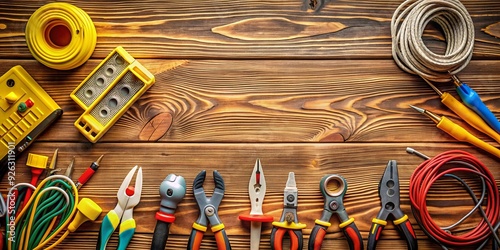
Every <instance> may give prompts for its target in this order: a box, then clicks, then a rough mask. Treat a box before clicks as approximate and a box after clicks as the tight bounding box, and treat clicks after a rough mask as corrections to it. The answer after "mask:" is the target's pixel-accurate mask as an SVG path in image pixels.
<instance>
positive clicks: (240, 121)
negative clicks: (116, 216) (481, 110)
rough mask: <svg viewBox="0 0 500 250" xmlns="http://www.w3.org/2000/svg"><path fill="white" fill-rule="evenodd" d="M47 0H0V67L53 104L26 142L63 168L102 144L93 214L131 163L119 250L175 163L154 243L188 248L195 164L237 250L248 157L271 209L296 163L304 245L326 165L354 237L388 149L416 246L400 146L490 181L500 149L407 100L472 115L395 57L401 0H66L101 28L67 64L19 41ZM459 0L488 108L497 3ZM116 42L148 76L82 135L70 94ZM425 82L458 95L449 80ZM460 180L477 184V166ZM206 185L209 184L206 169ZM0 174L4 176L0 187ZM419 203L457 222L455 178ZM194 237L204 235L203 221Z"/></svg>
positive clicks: (388, 232)
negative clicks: (104, 121) (466, 160)
mask: <svg viewBox="0 0 500 250" xmlns="http://www.w3.org/2000/svg"><path fill="white" fill-rule="evenodd" d="M49 2H52V1H48V0H9V1H1V2H0V72H6V71H7V70H8V69H10V68H11V67H13V66H15V65H18V64H19V65H22V66H23V67H25V68H26V69H27V70H28V72H29V73H30V74H31V75H32V76H33V77H34V79H35V80H37V81H38V83H39V84H40V85H41V86H42V87H43V88H44V89H45V90H46V91H47V92H48V93H49V95H51V96H52V97H53V98H54V100H55V101H56V102H57V103H58V104H59V105H60V106H61V107H62V108H63V110H64V114H63V116H62V117H61V119H59V120H58V121H57V122H56V123H55V124H54V125H52V126H51V128H50V129H49V130H47V131H46V132H45V133H44V134H43V135H42V136H41V137H40V138H39V140H37V141H36V142H35V143H34V144H33V145H32V146H31V147H30V148H28V152H31V153H38V154H44V155H47V156H51V155H52V153H53V151H54V150H55V149H56V148H59V153H60V155H59V160H58V167H60V168H65V167H66V166H67V165H68V164H69V162H70V160H71V158H72V157H73V156H75V157H76V165H75V174H74V177H75V178H76V177H77V176H79V175H80V174H81V173H82V172H83V171H84V170H85V169H86V168H87V167H88V166H89V164H90V163H91V162H92V161H95V160H96V159H97V158H98V157H99V156H100V155H101V154H105V157H104V159H103V161H102V164H101V167H100V169H99V170H98V172H97V174H96V175H95V176H94V177H93V178H92V179H91V180H90V181H89V182H88V183H87V184H86V185H85V186H84V187H83V188H82V189H81V190H80V191H81V192H80V195H81V197H88V198H92V199H93V200H94V201H96V202H97V203H98V204H99V205H100V206H101V207H102V208H103V210H104V212H105V213H106V212H108V211H109V210H111V209H113V208H114V206H115V204H116V202H117V200H116V192H117V190H118V188H119V185H120V183H121V181H122V180H123V178H124V177H125V175H126V173H127V172H128V170H129V169H130V168H132V167H133V166H134V165H136V164H138V165H141V166H142V167H143V173H144V184H143V192H142V198H141V202H140V204H139V205H138V206H137V207H136V209H135V210H134V218H135V219H136V220H137V225H138V226H137V232H136V234H135V235H134V238H133V240H132V242H131V244H130V246H129V248H128V249H149V246H150V242H151V238H152V233H153V230H154V225H155V218H154V214H155V213H156V211H158V208H159V203H160V196H159V194H158V191H159V190H158V188H159V185H160V183H161V181H162V180H163V179H164V178H165V177H166V176H167V175H168V174H169V173H175V174H180V175H183V176H184V177H185V178H186V181H187V184H188V188H187V189H188V190H187V195H186V197H185V199H184V200H183V201H182V202H181V203H180V204H179V207H178V210H177V212H176V217H177V220H176V221H175V223H174V224H173V225H172V227H171V230H170V233H171V234H170V237H169V240H168V244H167V249H186V244H187V240H188V236H189V233H190V230H191V226H192V223H193V222H194V221H195V219H196V218H197V216H198V209H197V206H196V202H195V200H194V197H193V194H192V186H191V185H192V181H193V178H194V177H195V175H196V174H197V173H198V172H199V171H201V170H203V169H206V170H207V171H208V172H211V171H213V170H215V169H217V170H219V171H220V172H221V174H222V176H223V178H224V180H225V183H226V192H225V198H224V200H223V201H222V204H221V207H220V211H219V214H220V216H221V219H222V221H223V222H224V224H225V225H226V230H227V233H228V235H229V239H230V241H231V244H232V246H233V249H238V250H239V249H249V241H250V239H249V225H248V224H246V223H243V222H241V221H239V220H238V219H237V216H238V215H239V214H242V213H248V212H249V211H250V201H249V198H248V190H247V187H248V185H247V184H248V180H249V177H250V174H251V169H252V167H253V165H254V163H255V160H256V159H257V158H260V159H261V161H262V164H263V171H264V173H265V176H266V180H267V185H268V186H267V194H266V198H265V200H264V208H263V210H264V212H265V213H268V214H269V215H272V216H273V217H274V218H275V219H278V218H279V216H280V215H281V211H282V206H283V204H282V203H283V189H284V187H285V183H286V179H287V175H288V172H290V171H294V172H295V174H296V179H297V185H298V189H299V201H298V202H299V208H298V212H299V218H300V221H301V222H302V223H305V224H306V225H307V228H306V229H305V230H304V240H305V246H304V249H305V248H306V247H307V240H308V238H309V234H310V232H311V229H312V227H313V225H314V220H315V219H317V218H319V216H320V215H321V211H322V207H323V197H322V196H321V193H320V191H319V187H318V185H319V181H320V179H321V177H322V176H323V175H325V174H332V173H335V174H341V175H343V176H344V177H345V178H346V179H347V182H348V185H349V190H348V192H347V194H346V196H345V199H344V203H345V205H346V208H347V212H348V213H349V215H350V216H351V217H354V218H355V222H356V225H357V226H358V228H359V229H360V230H361V235H362V237H363V238H364V242H365V245H366V240H367V237H368V231H369V228H370V224H371V220H372V218H373V217H374V216H375V215H376V214H377V212H378V211H379V209H380V200H379V197H378V192H377V186H378V184H379V180H380V178H381V175H382V172H383V170H384V169H385V166H386V164H387V161H388V160H391V159H395V160H397V161H398V163H399V172H400V178H401V204H402V209H403V210H404V211H405V212H406V213H408V214H409V216H410V220H411V221H412V222H413V224H414V228H415V230H416V234H417V237H418V239H419V240H418V241H419V242H418V244H419V246H420V249H436V248H437V245H436V244H434V243H433V242H432V241H431V240H430V239H429V238H427V236H425V235H424V233H423V231H422V230H421V229H420V227H419V226H418V225H416V223H415V219H414V217H413V216H412V215H411V212H410V201H409V196H408V187H409V178H410V176H411V174H412V172H413V170H414V169H415V168H416V166H417V165H418V164H419V163H421V161H422V160H421V159H419V158H418V157H416V156H413V155H409V154H407V153H406V152H405V148H406V147H407V146H411V147H413V148H415V149H417V150H420V151H422V152H423V153H426V154H428V155H431V156H432V155H436V154H438V153H440V152H443V151H446V150H450V149H462V150H465V151H467V152H471V153H473V154H474V155H476V156H477V157H478V158H479V159H480V160H481V161H483V162H484V163H485V164H486V165H487V166H488V167H489V168H490V170H491V171H492V173H493V175H494V176H495V177H496V178H497V180H498V178H499V176H500V168H499V166H500V165H499V163H500V160H498V159H494V158H492V157H491V156H490V155H488V154H487V153H485V152H483V151H481V150H478V149H476V148H474V147H472V146H469V145H467V144H463V143H458V142H456V141H455V140H454V139H452V138H451V137H449V136H448V135H446V134H444V133H443V132H441V131H439V130H438V129H437V128H436V127H435V125H434V124H433V123H432V122H431V121H430V120H429V119H428V118H426V117H424V116H422V115H420V114H418V113H416V112H415V111H413V110H412V109H410V108H409V107H408V105H409V104H413V105H418V106H420V107H423V108H428V109H429V110H432V111H435V112H436V113H440V114H444V115H446V116H448V117H450V118H451V119H452V120H453V121H455V122H457V123H459V124H460V125H462V126H464V127H467V128H469V129H471V128H470V127H469V126H468V125H466V124H464V123H463V122H462V121H461V120H460V119H458V118H457V116H456V115H455V114H453V113H452V112H451V111H450V110H449V109H447V108H446V107H445V106H444V105H442V104H441V103H440V100H439V98H438V97H437V95H436V94H435V93H434V92H433V91H432V90H431V89H430V88H429V87H428V86H426V84H425V83H424V82H423V81H422V80H421V79H419V78H418V77H416V76H412V75H409V74H407V73H405V72H403V71H402V70H400V69H399V68H398V67H397V66H396V65H395V64H394V62H393V60H392V57H391V51H390V50H391V38H390V28H389V24H390V20H391V17H392V14H393V12H394V10H395V9H396V8H397V6H398V5H399V4H400V3H401V2H402V0H380V1H373V0H356V1H354V0H325V1H318V2H324V3H325V5H324V6H320V7H321V10H319V11H316V12H315V11H313V10H310V9H307V8H304V7H307V3H308V0H292V1H283V0H269V1H258V0H241V1H227V0H213V1H171V0H168V1H162V0H142V1H131V0H120V1H118V0H109V1H108V0H106V1H102V0H88V1H76V0H69V1H67V2H69V3H73V4H75V5H77V6H78V7H81V8H82V9H83V10H85V11H86V12H87V13H88V14H89V15H90V16H91V18H92V19H93V21H94V23H95V26H96V28H97V34H98V40H97V47H96V50H95V51H94V54H93V55H92V57H91V60H89V61H88V62H86V63H85V64H84V65H83V66H81V67H78V68H76V69H73V70H69V71H57V70H53V69H49V68H47V67H45V66H43V65H41V64H40V63H38V62H36V61H35V60H34V59H33V57H32V56H31V54H30V53H29V51H28V48H27V46H26V42H25V38H24V29H25V25H26V22H27V20H28V18H29V17H30V15H31V14H32V13H33V12H34V11H35V10H36V9H37V8H39V7H40V6H42V5H44V4H46V3H49ZM462 2H463V3H464V5H465V6H466V8H467V9H468V11H469V13H470V14H471V16H472V18H473V22H474V27H475V35H476V36H475V39H476V40H475V48H474V54H473V58H472V61H471V63H470V64H469V65H468V66H467V68H466V69H465V70H464V71H463V72H461V73H460V75H459V76H460V78H461V79H462V80H464V81H466V82H467V83H468V84H469V85H470V86H472V87H473V88H474V89H475V90H476V91H477V92H478V93H479V94H480V95H481V97H482V99H483V101H484V102H485V103H486V105H487V106H488V107H489V108H490V109H491V110H492V111H493V112H494V113H495V115H497V117H500V91H499V89H500V80H499V79H500V73H499V71H498V69H499V68H500V60H498V59H500V49H499V46H500V41H499V40H498V37H499V32H498V30H499V23H500V15H499V14H498V13H500V4H499V3H498V1H496V0H463V1H462ZM424 40H425V42H426V44H427V45H428V46H429V47H430V48H431V49H433V50H434V49H440V48H442V47H443V46H444V44H445V42H444V40H445V39H444V37H443V35H442V34H441V33H440V32H439V31H438V29H436V28H435V27H434V26H433V25H432V24H431V25H430V26H429V29H428V30H427V31H426V32H425V34H424ZM119 45H121V46H123V47H124V48H125V49H126V50H127V51H128V52H130V54H131V55H132V56H134V57H135V58H137V59H139V60H140V62H141V64H143V65H144V66H145V67H146V68H147V69H148V70H150V71H151V72H152V73H153V74H154V75H155V77H156V83H155V85H153V86H152V87H151V88H150V89H149V90H148V91H147V92H146V93H145V94H144V95H143V96H142V97H141V98H140V99H139V100H138V101H137V102H136V103H135V104H134V105H133V106H132V107H131V108H130V109H129V110H128V111H127V112H126V113H125V115H124V116H123V117H122V118H120V119H119V120H118V122H117V123H116V124H115V125H114V126H113V127H112V128H111V129H110V130H109V132H108V133H106V134H105V135H104V137H103V138H102V139H101V140H100V141H99V142H98V143H96V144H92V143H90V142H88V141H87V140H86V139H85V138H84V137H83V136H82V135H81V134H80V133H79V132H78V131H77V130H76V129H75V128H74V126H73V123H74V121H75V120H76V119H77V118H78V117H79V116H80V115H81V114H82V112H83V111H82V110H81V108H80V107H78V105H77V104H75V103H74V102H73V101H72V100H71V99H70V97H69V95H70V93H71V92H72V91H73V90H74V89H75V88H76V87H77V86H78V84H79V83H80V82H81V81H82V80H83V79H84V78H85V77H86V76H87V75H88V74H89V73H90V72H91V71H92V70H93V69H94V67H95V66H97V65H98V64H99V63H100V61H101V60H102V59H103V58H104V57H106V56H107V55H108V53H110V52H111V51H112V49H114V48H115V47H117V46H119ZM438 87H439V88H440V89H441V90H443V91H448V92H450V93H452V95H454V96H457V95H456V93H455V91H454V90H453V86H452V85H451V84H439V85H438ZM475 134H476V135H478V136H479V137H480V138H481V139H484V140H486V141H488V142H489V143H491V144H492V145H495V146H496V147H498V144H496V143H494V142H493V141H492V140H490V139H488V138H486V137H485V136H484V135H481V134H478V133H475ZM26 156H27V154H23V155H20V156H18V160H17V167H16V182H23V181H28V180H29V179H30V174H29V170H28V169H27V168H26V167H25V162H26ZM471 183H472V184H471V185H472V187H473V189H474V190H475V191H478V190H479V188H480V187H479V184H478V183H476V180H471ZM204 187H205V189H206V190H207V193H208V194H210V193H211V190H212V189H213V187H214V183H213V181H212V178H211V175H210V174H209V175H208V177H207V180H206V182H205V185H204ZM7 188H8V183H7V182H6V181H5V178H4V181H2V182H0V190H6V189H7ZM2 192H3V191H2ZM427 201H428V206H429V211H430V213H431V214H432V215H433V218H434V219H435V220H436V221H437V222H438V223H439V224H440V225H447V224H450V223H452V222H454V221H456V220H457V219H458V218H460V217H461V216H462V215H464V214H465V213H467V211H468V210H469V209H470V208H471V207H472V204H473V202H472V201H471V198H470V197H469V196H468V195H467V194H466V192H465V191H464V190H463V187H461V186H460V185H458V184H457V183H456V182H453V181H449V180H442V181H439V182H438V183H436V184H435V185H434V186H433V188H432V189H431V191H430V192H429V194H428V197H427ZM103 216H104V213H103V214H102V215H101V216H100V217H99V218H98V220H97V221H96V222H94V223H86V224H84V225H83V226H82V227H81V228H80V229H79V230H78V231H77V232H75V233H73V234H71V235H70V236H69V237H68V238H67V239H66V240H65V241H63V242H62V244H61V245H60V246H59V247H58V248H57V249H75V250H83V249H95V244H96V240H97V235H98V230H99V227H100V224H101V222H102V219H103ZM479 220H480V218H479V215H477V214H475V215H473V216H472V218H470V219H468V220H466V221H465V223H463V224H462V225H461V226H460V227H459V229H458V230H460V231H461V232H464V231H467V230H470V229H472V228H474V227H475V226H476V224H477V223H478V221H479ZM331 222H332V224H333V225H332V226H331V227H330V228H329V229H328V234H327V235H326V239H325V241H324V243H323V249H347V247H348V246H347V241H346V240H345V237H344V236H343V234H342V233H341V231H340V228H339V227H338V219H337V218H333V219H332V220H331ZM270 232H271V225H270V224H265V225H264V226H263V230H262V240H261V243H260V248H261V249H270V246H269V241H270V239H269V238H270ZM117 241H118V236H117V233H115V234H114V235H113V237H112V238H111V240H110V243H109V247H108V248H109V249H114V248H115V247H116V245H117ZM286 244H288V243H286ZM287 247H288V246H286V247H285V249H287ZM202 248H203V249H216V244H215V239H214V237H213V234H212V233H211V232H208V233H207V235H206V237H205V239H204V241H203V245H202ZM487 248H490V247H489V246H488V247H487ZM377 249H387V250H389V249H406V243H405V242H404V241H403V240H402V238H401V236H400V235H399V234H398V232H397V231H396V230H395V227H394V226H393V225H392V224H391V223H389V225H388V226H387V227H386V229H385V230H384V231H383V234H382V240H381V241H380V242H379V243H378V245H377Z"/></svg>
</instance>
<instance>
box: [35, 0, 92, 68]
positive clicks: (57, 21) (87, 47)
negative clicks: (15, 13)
mask: <svg viewBox="0 0 500 250" xmlns="http://www.w3.org/2000/svg"><path fill="white" fill-rule="evenodd" d="M25 33H26V43H27V45H28V48H29V50H30V52H31V54H32V55H33V57H35V59H36V60H38V61H39V62H40V63H42V64H44V65H45V66H47V67H50V68H53V69H59V70H69V69H73V68H76V67H78V66H80V65H82V64H83V63H84V62H86V61H87V60H88V59H89V58H90V56H91V55H92V53H93V52H94V48H95V46H96V43H97V33H96V29H95V26H94V23H93V22H92V19H90V16H89V15H87V13H85V11H83V10H82V9H80V8H78V7H76V6H74V5H72V4H69V3H60V2H56V3H49V4H46V5H44V6H42V7H40V8H39V9H38V10H36V11H35V12H34V13H33V14H32V15H31V17H30V19H29V20H28V23H27V24H26V31H25Z"/></svg>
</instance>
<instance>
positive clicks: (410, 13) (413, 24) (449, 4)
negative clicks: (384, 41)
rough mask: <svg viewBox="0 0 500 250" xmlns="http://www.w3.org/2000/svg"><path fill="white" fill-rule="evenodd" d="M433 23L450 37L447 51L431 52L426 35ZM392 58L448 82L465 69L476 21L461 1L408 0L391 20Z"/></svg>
mask: <svg viewBox="0 0 500 250" xmlns="http://www.w3.org/2000/svg"><path fill="white" fill-rule="evenodd" d="M429 22H434V23H436V24H438V25H439V26H440V27H441V29H442V31H443V33H444V37H445V39H446V50H445V52H444V54H437V53H434V52H433V51H431V50H430V49H429V48H428V47H427V46H426V45H425V43H424V40H423V39H422V35H423V33H424V30H425V27H426V26H427V24H428V23H429ZM391 37H392V57H393V58H394V61H395V62H396V64H397V65H398V66H399V67H400V68H401V69H403V70H404V71H406V72H408V73H411V74H416V75H419V76H421V77H423V78H426V79H428V80H432V81H436V82H447V81H449V79H450V74H451V75H454V74H456V73H458V72H460V71H461V70H462V69H463V68H465V67H466V66H467V65H468V64H469V61H470V59H471V57H472V51H473V48H474V24H473V23H472V18H471V16H470V15H469V13H468V12H467V9H466V8H465V6H464V5H463V4H462V3H461V2H460V1H459V0H406V1H404V2H403V3H402V4H401V5H400V6H399V7H398V8H397V9H396V11H395V12H394V14H393V16H392V20H391Z"/></svg>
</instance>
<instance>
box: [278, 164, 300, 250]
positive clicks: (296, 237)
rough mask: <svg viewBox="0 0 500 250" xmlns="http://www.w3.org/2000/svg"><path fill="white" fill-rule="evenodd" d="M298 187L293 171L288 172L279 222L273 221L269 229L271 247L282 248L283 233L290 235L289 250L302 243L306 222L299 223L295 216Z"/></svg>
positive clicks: (296, 249) (295, 249)
mask: <svg viewBox="0 0 500 250" xmlns="http://www.w3.org/2000/svg"><path fill="white" fill-rule="evenodd" d="M297 198H298V189H297V185H296V183H295V173H294V172H290V173H288V180H287V181H286V186H285V194H284V207H283V212H282V213H281V218H280V221H279V222H276V221H275V222H273V226H274V227H273V230H272V231H271V249H273V250H282V249H283V238H284V237H285V234H288V235H289V236H290V243H291V244H290V250H300V249H302V245H303V238H302V229H303V228H305V227H306V224H302V223H299V219H298V216H297Z"/></svg>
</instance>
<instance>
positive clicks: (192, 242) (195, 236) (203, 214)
mask: <svg viewBox="0 0 500 250" xmlns="http://www.w3.org/2000/svg"><path fill="white" fill-rule="evenodd" d="M206 175H207V172H206V171H205V170H203V171H201V172H200V173H198V175H197V176H196V178H195V179H194V181H193V193H194V198H195V199H196V203H197V204H198V207H199V209H200V215H199V216H198V219H197V220H196V222H194V223H193V230H192V231H191V235H190V236H189V241H188V246H187V249H188V250H191V249H193V250H198V249H200V246H201V241H202V240H203V235H204V234H205V232H206V231H207V227H208V224H210V225H211V226H212V227H211V229H212V232H213V233H214V235H215V241H216V243H217V249H219V250H230V249H231V245H230V244H229V239H228V238H227V234H226V231H225V230H224V224H223V223H222V221H221V220H220V218H219V214H218V210H219V205H220V203H221V201H222V198H223V197H224V190H225V186H224V179H222V176H221V175H220V174H219V172H217V171H214V172H213V175H214V182H215V189H214V193H213V194H212V197H210V198H207V196H206V195H205V190H204V189H203V182H205V177H206Z"/></svg>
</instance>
